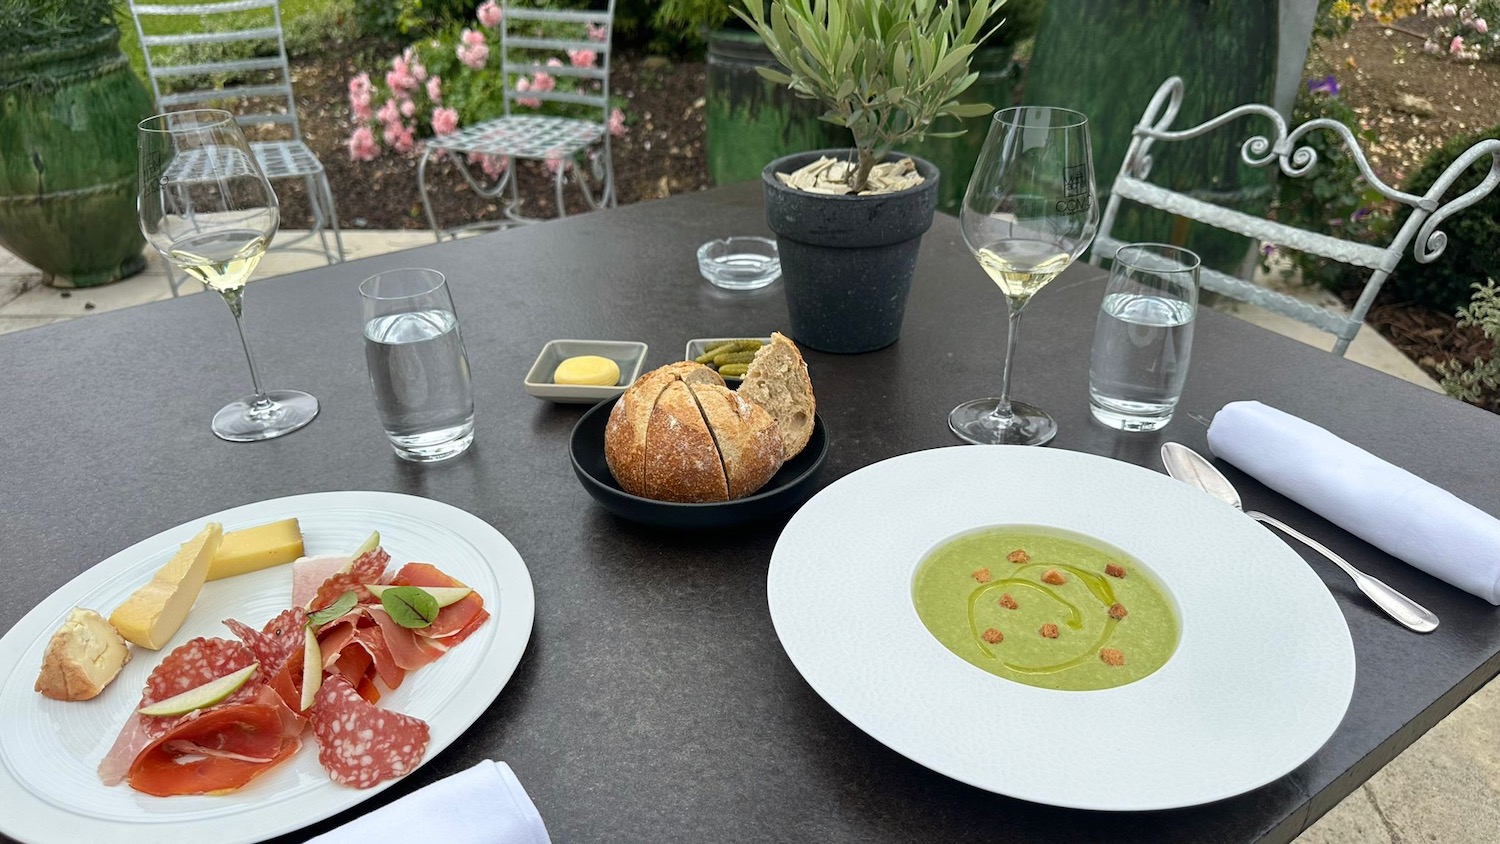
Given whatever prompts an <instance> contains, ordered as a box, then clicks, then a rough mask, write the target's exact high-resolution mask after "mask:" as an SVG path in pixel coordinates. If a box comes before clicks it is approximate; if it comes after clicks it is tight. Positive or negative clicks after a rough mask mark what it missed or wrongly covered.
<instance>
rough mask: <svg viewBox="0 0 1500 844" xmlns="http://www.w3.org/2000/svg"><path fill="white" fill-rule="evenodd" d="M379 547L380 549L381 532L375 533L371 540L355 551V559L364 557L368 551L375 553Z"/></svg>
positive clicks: (367, 540) (372, 534) (371, 535)
mask: <svg viewBox="0 0 1500 844" xmlns="http://www.w3.org/2000/svg"><path fill="white" fill-rule="evenodd" d="M379 547H380V531H378V530H377V531H375V532H374V533H371V534H370V538H369V539H366V540H365V544H363V545H361V546H359V547H358V548H356V549H354V559H356V560H357V559H359V558H360V557H363V556H364V555H365V553H366V552H368V551H374V550H375V549H376V548H379Z"/></svg>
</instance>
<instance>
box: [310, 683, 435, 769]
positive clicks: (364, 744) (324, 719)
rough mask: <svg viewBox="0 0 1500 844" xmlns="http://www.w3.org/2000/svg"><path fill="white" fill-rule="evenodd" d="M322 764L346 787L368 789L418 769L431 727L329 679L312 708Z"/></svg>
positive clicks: (425, 749)
mask: <svg viewBox="0 0 1500 844" xmlns="http://www.w3.org/2000/svg"><path fill="white" fill-rule="evenodd" d="M311 715H312V727H313V737H314V738H316V739H317V742H318V761H319V762H321V763H322V764H323V767H324V768H325V769H327V771H328V776H329V777H330V778H332V779H333V781H334V782H337V783H340V784H342V785H352V786H354V787H355V788H369V787H371V786H374V785H377V784H379V783H382V782H385V781H386V780H388V779H394V778H396V777H401V776H405V775H406V774H409V773H411V772H412V771H413V770H416V767H417V765H419V764H421V762H422V755H423V754H424V753H425V752H426V751H427V740H428V738H429V732H428V729H427V723H426V722H425V721H422V720H421V719H419V718H413V717H411V716H410V715H403V714H401V713H399V712H392V711H390V710H389V709H381V708H380V707H378V706H375V705H374V704H372V703H370V702H369V701H367V700H365V699H364V698H362V697H360V696H359V693H358V692H356V691H355V690H354V687H353V686H351V685H350V684H349V681H347V680H345V679H344V678H343V677H342V676H339V675H336V674H335V675H329V676H328V677H325V678H324V680H323V688H321V689H319V690H318V699H317V702H316V703H315V704H314V705H313V709H312V713H311Z"/></svg>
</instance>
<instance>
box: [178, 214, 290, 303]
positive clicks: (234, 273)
mask: <svg viewBox="0 0 1500 844" xmlns="http://www.w3.org/2000/svg"><path fill="white" fill-rule="evenodd" d="M266 246H267V243H266V237H265V235H263V234H261V233H260V232H258V231H255V230H254V229H229V230H227V231H213V232H202V233H199V234H191V235H188V236H187V237H184V238H182V239H181V240H178V241H176V242H174V243H173V244H172V247H171V249H169V250H168V251H167V257H168V258H170V259H171V260H172V263H173V264H175V265H177V266H178V267H181V268H182V270H183V272H185V273H187V274H188V275H190V276H192V277H193V278H196V279H198V280H199V281H201V282H203V283H204V284H206V285H208V286H209V287H211V288H213V289H214V290H217V291H218V292H220V293H224V292H227V291H231V290H236V289H238V288H241V287H244V286H245V282H246V281H249V280H250V274H251V273H253V272H255V267H256V265H257V264H259V263H260V259H261V256H262V255H265V254H266Z"/></svg>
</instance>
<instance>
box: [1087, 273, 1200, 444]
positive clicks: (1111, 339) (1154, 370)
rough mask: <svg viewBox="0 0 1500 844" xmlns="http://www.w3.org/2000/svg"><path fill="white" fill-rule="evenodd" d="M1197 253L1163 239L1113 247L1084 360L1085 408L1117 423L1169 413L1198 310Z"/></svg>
mask: <svg viewBox="0 0 1500 844" xmlns="http://www.w3.org/2000/svg"><path fill="white" fill-rule="evenodd" d="M1198 266H1199V261H1198V256H1197V255H1194V254H1193V253H1192V252H1189V251H1188V250H1186V249H1180V248H1178V247H1176V246H1167V245H1165V244H1160V243H1131V244H1127V245H1125V246H1121V247H1120V249H1119V251H1118V252H1116V253H1115V263H1114V267H1113V269H1111V270H1110V274H1109V286H1108V287H1107V288H1106V289H1105V291H1104V302H1103V304H1101V305H1100V306H1099V321H1098V323H1097V324H1096V325H1095V327H1094V348H1093V355H1092V357H1091V359H1090V361H1089V409H1090V410H1092V411H1093V413H1094V418H1095V419H1098V420H1099V421H1100V422H1102V423H1104V424H1105V425H1108V426H1109V427H1111V428H1116V429H1119V430H1121V431H1155V430H1158V429H1160V428H1162V427H1164V426H1166V424H1167V423H1168V422H1171V421H1172V413H1173V412H1174V411H1175V410H1176V409H1177V401H1178V399H1180V398H1182V385H1183V382H1184V381H1186V380H1187V372H1188V360H1189V358H1190V357H1191V352H1192V347H1193V318H1194V316H1195V314H1196V313H1197V310H1198Z"/></svg>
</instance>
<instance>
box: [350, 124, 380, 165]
mask: <svg viewBox="0 0 1500 844" xmlns="http://www.w3.org/2000/svg"><path fill="white" fill-rule="evenodd" d="M378 155H380V147H379V146H377V145H376V144H375V133H374V132H371V131H370V127H368V126H361V127H359V128H358V129H355V130H354V134H352V135H350V136H349V160H350V161H374V160H375V158H376V156H378Z"/></svg>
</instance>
